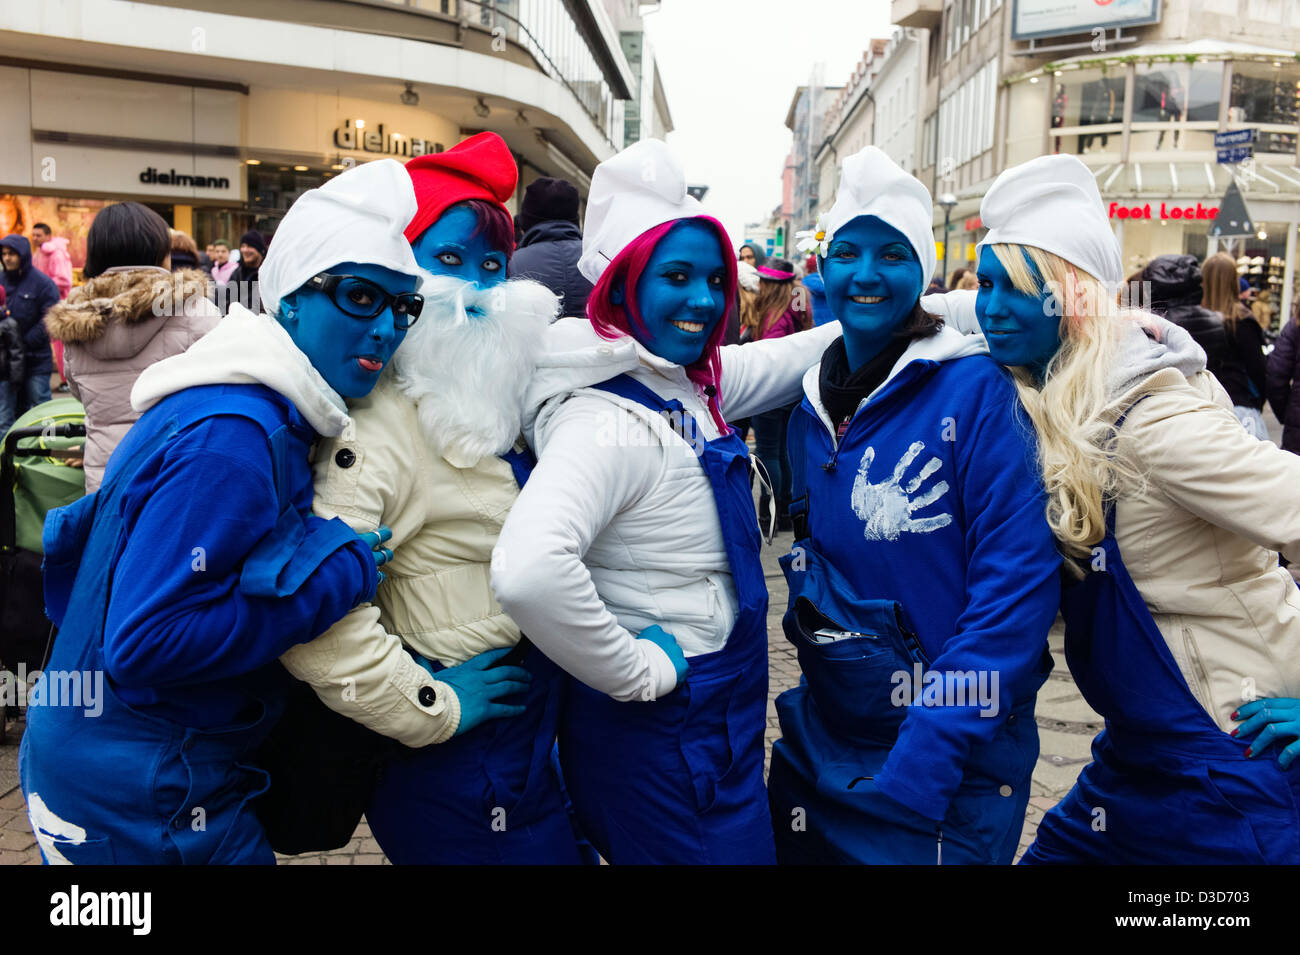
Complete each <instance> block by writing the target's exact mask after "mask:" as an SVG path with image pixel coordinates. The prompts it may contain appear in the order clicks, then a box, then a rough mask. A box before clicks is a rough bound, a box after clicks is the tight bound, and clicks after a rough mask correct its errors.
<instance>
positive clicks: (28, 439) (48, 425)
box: [0, 398, 86, 741]
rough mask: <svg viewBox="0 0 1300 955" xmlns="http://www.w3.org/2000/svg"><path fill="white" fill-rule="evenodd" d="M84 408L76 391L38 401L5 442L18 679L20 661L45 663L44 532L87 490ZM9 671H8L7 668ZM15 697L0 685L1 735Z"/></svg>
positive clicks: (0, 613) (1, 448) (3, 572)
mask: <svg viewBox="0 0 1300 955" xmlns="http://www.w3.org/2000/svg"><path fill="white" fill-rule="evenodd" d="M85 438H86V412H85V409H83V408H82V407H81V403H80V402H79V401H77V400H76V399H75V398H56V399H55V400H53V401H47V402H45V403H44V404H41V405H37V406H36V407H35V408H32V409H31V410H30V411H28V412H26V413H25V414H23V415H21V416H20V417H19V418H18V420H17V421H15V422H14V424H13V427H12V428H10V429H9V431H8V433H7V434H6V435H5V437H4V442H3V444H2V445H0V678H2V679H4V680H6V681H11V680H15V679H17V672H18V668H19V665H20V664H21V665H23V666H24V667H25V669H26V671H27V672H29V673H30V672H31V671H33V670H37V669H40V668H41V666H42V665H43V664H44V662H45V660H46V658H47V657H48V655H49V649H50V645H51V642H52V641H53V638H54V626H53V624H51V623H50V621H49V619H48V618H47V617H46V616H45V601H44V597H43V588H42V586H41V559H42V557H43V555H44V550H43V548H42V547H41V532H42V530H43V529H44V526H45V515H46V513H47V512H48V511H50V510H53V509H54V508H56V507H63V506H64V505H65V504H71V503H72V502H73V501H75V500H77V499H78V498H80V497H82V496H83V495H84V494H85V493H86V476H85V472H84V471H82V470H81V468H80V467H76V466H74V464H73V462H79V461H80V459H81V456H82V453H83V446H84V444H85ZM6 671H7V672H6ZM14 698H16V697H15V694H14V692H13V690H12V689H11V687H10V686H9V685H8V684H6V685H5V686H4V689H3V692H0V741H3V740H4V737H5V723H6V721H7V720H8V719H9V717H10V716H11V714H9V713H7V712H6V709H7V704H8V703H9V702H10V701H11V700H12V699H14Z"/></svg>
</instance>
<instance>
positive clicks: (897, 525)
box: [850, 441, 952, 541]
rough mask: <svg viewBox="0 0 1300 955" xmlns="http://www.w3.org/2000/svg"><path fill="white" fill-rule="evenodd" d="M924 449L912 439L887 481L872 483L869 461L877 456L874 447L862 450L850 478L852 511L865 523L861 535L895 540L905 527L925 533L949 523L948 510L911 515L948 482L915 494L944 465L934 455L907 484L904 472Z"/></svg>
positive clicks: (940, 494)
mask: <svg viewBox="0 0 1300 955" xmlns="http://www.w3.org/2000/svg"><path fill="white" fill-rule="evenodd" d="M924 450H925V442H924V441H913V442H912V444H911V445H910V446H909V447H908V449H907V451H905V452H904V453H903V456H902V457H901V458H900V459H899V461H898V464H897V465H896V466H895V467H894V473H893V475H892V476H891V477H890V478H889V480H887V481H881V482H880V483H879V484H872V483H871V481H870V480H869V479H868V474H869V473H870V471H871V465H872V462H874V461H875V458H876V449H875V448H873V447H869V448H867V450H865V451H864V452H862V463H861V464H859V465H858V475H857V477H856V478H855V479H854V481H853V492H852V497H851V499H850V500H851V503H852V505H853V513H854V514H856V515H858V517H860V518H862V520H863V522H864V523H865V524H866V526H865V527H864V528H863V535H864V536H865V537H866V539H867V540H887V541H896V540H898V538H899V536H900V535H901V534H902V533H903V532H904V531H909V532H911V533H913V534H928V533H929V532H931V531H936V530H938V529H939V528H941V527H947V526H948V525H949V524H951V523H952V515H951V514H938V515H935V516H933V517H913V516H912V514H913V513H914V512H916V511H919V510H921V509H922V508H925V507H929V506H930V505H931V504H933V503H935V502H936V501H938V500H939V499H940V498H941V497H943V496H944V495H945V494H947V493H948V482H947V481H940V482H939V483H938V484H935V485H934V486H933V487H931V488H930V489H929V490H928V491H925V492H924V493H921V494H918V495H917V496H916V497H915V498H914V497H912V495H913V494H917V492H918V491H920V490H921V486H922V485H923V484H924V483H925V482H926V480H928V479H929V478H930V477H931V476H932V475H933V474H934V472H935V471H937V470H939V468H941V467H942V466H943V462H941V461H940V460H939V459H938V458H937V457H931V458H930V460H929V461H927V462H925V464H924V465H923V466H922V468H921V471H920V473H919V474H917V475H916V477H914V478H912V479H911V480H910V481H908V482H907V483H906V484H904V483H903V475H904V473H906V471H907V469H908V468H909V467H910V466H911V464H912V462H913V461H915V460H916V458H917V455H919V454H920V453H921V452H922V451H924Z"/></svg>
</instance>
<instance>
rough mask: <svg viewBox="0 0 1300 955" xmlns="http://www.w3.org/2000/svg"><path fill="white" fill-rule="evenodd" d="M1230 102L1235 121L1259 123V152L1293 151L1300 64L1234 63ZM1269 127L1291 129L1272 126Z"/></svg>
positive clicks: (1256, 142) (1257, 143) (1299, 92)
mask: <svg viewBox="0 0 1300 955" xmlns="http://www.w3.org/2000/svg"><path fill="white" fill-rule="evenodd" d="M1229 105H1230V106H1231V113H1230V118H1231V119H1232V120H1233V121H1234V123H1252V124H1254V123H1258V124H1259V125H1260V127H1261V128H1260V130H1259V136H1258V139H1257V140H1256V141H1255V149H1256V151H1257V152H1262V153H1294V152H1295V151H1296V120H1297V106H1298V105H1300V65H1297V64H1295V63H1291V64H1287V65H1280V64H1279V65H1277V66H1274V65H1272V64H1269V63H1237V64H1235V65H1234V68H1233V71H1232V98H1231V100H1230V104H1229ZM1270 126H1282V127H1289V128H1286V129H1269V128H1268V127H1270Z"/></svg>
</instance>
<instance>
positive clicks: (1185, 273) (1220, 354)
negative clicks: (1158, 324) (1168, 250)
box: [1142, 255, 1235, 378]
mask: <svg viewBox="0 0 1300 955" xmlns="http://www.w3.org/2000/svg"><path fill="white" fill-rule="evenodd" d="M1234 271H1235V269H1234ZM1142 281H1143V282H1149V283H1151V284H1150V286H1149V287H1150V289H1151V302H1150V306H1149V307H1150V309H1151V311H1153V312H1154V313H1155V314H1157V315H1160V316H1162V317H1164V318H1167V319H1168V320H1169V321H1171V322H1173V323H1174V324H1175V325H1178V326H1180V327H1182V328H1185V329H1187V331H1188V332H1189V333H1190V334H1191V336H1192V338H1193V340H1195V342H1196V344H1198V345H1200V346H1201V348H1202V350H1204V352H1205V359H1206V368H1207V370H1208V371H1209V372H1210V374H1212V375H1214V376H1215V377H1216V378H1217V377H1218V376H1219V372H1220V370H1221V369H1222V368H1223V362H1224V360H1225V359H1226V357H1227V355H1228V335H1227V332H1226V330H1225V329H1224V326H1223V316H1222V315H1220V314H1219V313H1218V312H1212V311H1210V310H1209V309H1208V308H1206V307H1205V306H1204V305H1202V304H1201V299H1202V298H1203V293H1202V290H1201V263H1200V262H1198V261H1197V260H1196V256H1194V255H1158V256H1156V257H1155V258H1154V259H1152V260H1151V261H1150V262H1149V263H1147V267H1146V268H1145V269H1143V270H1142Z"/></svg>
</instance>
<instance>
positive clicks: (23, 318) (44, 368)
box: [0, 235, 59, 416]
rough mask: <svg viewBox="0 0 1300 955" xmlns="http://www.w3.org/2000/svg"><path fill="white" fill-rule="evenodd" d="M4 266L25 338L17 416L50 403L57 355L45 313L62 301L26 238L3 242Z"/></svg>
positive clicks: (0, 260) (9, 303)
mask: <svg viewBox="0 0 1300 955" xmlns="http://www.w3.org/2000/svg"><path fill="white" fill-rule="evenodd" d="M0 264H3V266H4V271H3V273H2V276H3V277H0V285H3V287H4V290H5V300H6V307H7V308H8V310H9V316H10V317H11V318H12V319H13V320H14V321H15V322H17V323H18V330H19V332H21V333H22V336H23V351H24V353H25V355H24V368H23V380H22V382H21V383H20V384H19V385H18V386H17V388H16V389H15V392H16V393H15V408H14V412H15V416H17V415H21V414H22V413H23V412H24V411H26V410H27V409H28V408H34V407H36V406H37V405H39V404H43V403H44V402H46V401H49V400H50V373H51V372H53V371H54V353H53V352H51V351H50V336H49V335H48V334H47V333H46V331H45V313H46V311H48V310H49V308H50V306H51V305H55V304H57V303H58V301H59V288H58V286H57V285H55V284H54V282H53V280H51V279H50V277H49V276H48V275H46V274H45V273H44V272H42V271H41V270H40V269H38V268H36V267H35V266H33V265H32V247H31V244H30V243H28V241H27V239H26V237H24V236H21V235H7V236H5V237H4V238H3V239H0Z"/></svg>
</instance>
